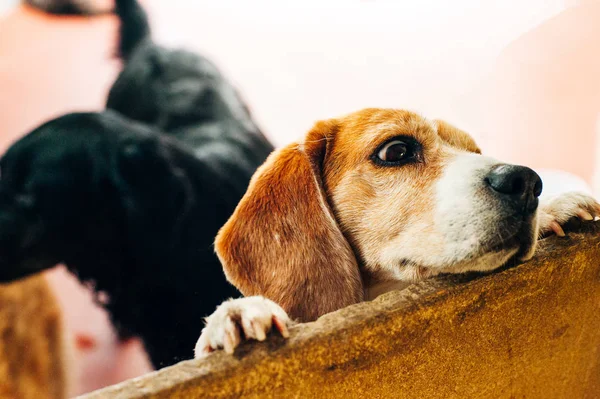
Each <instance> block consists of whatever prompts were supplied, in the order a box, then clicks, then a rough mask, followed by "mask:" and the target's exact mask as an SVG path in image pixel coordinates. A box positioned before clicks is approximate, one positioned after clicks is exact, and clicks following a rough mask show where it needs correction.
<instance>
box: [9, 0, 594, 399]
mask: <svg viewBox="0 0 600 399" xmlns="http://www.w3.org/2000/svg"><path fill="white" fill-rule="evenodd" d="M97 4H98V6H99V7H107V8H109V7H111V6H112V2H111V1H110V0H107V1H104V0H99V1H98V2H97ZM143 4H144V5H145V6H146V7H147V10H148V11H149V14H150V17H151V20H152V23H153V28H154V36H155V38H156V39H157V40H158V41H159V42H161V43H163V44H168V45H177V46H184V47H186V48H188V49H192V50H197V51H198V52H200V53H202V54H204V55H206V56H208V57H209V58H211V59H212V60H213V61H214V62H215V63H216V64H217V65H218V66H219V68H220V69H221V70H222V71H223V72H224V73H225V75H226V76H227V77H228V78H229V79H230V80H231V81H233V82H234V83H235V85H236V86H237V87H238V88H239V89H240V91H241V93H242V95H243V96H244V98H245V100H246V102H247V104H249V105H250V107H251V109H252V112H253V113H254V115H255V117H256V120H257V121H258V122H259V124H260V125H261V128H262V129H263V130H264V131H265V133H266V135H267V136H268V137H269V138H271V139H272V140H273V141H274V142H275V143H276V144H277V145H283V144H286V143H289V142H291V141H293V140H295V139H297V138H299V137H300V136H301V135H302V134H303V133H305V132H306V131H307V129H308V128H309V127H310V126H311V124H312V123H313V122H314V121H316V120H318V119H321V118H329V117H334V116H338V115H340V114H345V113H348V112H351V111H355V110H358V109H360V108H364V107H394V108H407V109H412V110H416V111H418V112H420V113H422V114H424V115H425V116H427V117H431V118H441V119H445V120H448V121H450V122H451V123H453V124H455V125H457V126H458V127H460V128H462V129H464V130H466V131H468V132H470V133H471V134H472V135H473V136H474V137H475V139H476V140H477V141H478V142H479V144H480V146H481V147H482V148H483V151H484V152H485V153H486V154H488V155H491V156H494V157H496V158H500V159H502V160H506V161H509V162H515V163H519V164H526V165H528V166H531V167H533V168H535V169H537V170H538V171H542V172H545V173H548V176H549V179H555V181H556V182H558V183H557V184H559V185H560V184H563V183H564V184H565V185H574V186H577V187H584V188H585V187H589V188H590V190H593V191H594V192H595V193H596V195H598V194H599V193H600V156H599V154H600V153H599V151H598V149H599V145H598V142H599V141H598V136H599V135H600V23H598V21H600V1H598V0H595V1H594V0H589V1H576V0H528V1H526V2H525V1H521V0H502V1H500V0H488V1H485V2H482V1H480V0H455V1H452V2H447V1H444V0H419V1H409V0H405V1H404V0H371V1H365V0H363V1H361V0H314V1H308V0H305V1H291V0H290V1H274V0H271V1H267V0H254V1H251V2H249V1H241V0H239V1H234V0H219V1H214V0H213V1H204V0H169V1H164V0H163V1H159V0H146V1H143ZM116 29H117V21H116V19H115V18H114V17H113V16H110V15H107V16H100V17H58V16H51V15H48V14H45V13H43V12H40V11H38V10H36V9H33V8H30V7H27V6H24V5H21V4H20V2H19V1H14V0H9V1H7V0H0V115H1V117H0V150H1V151H4V150H5V149H6V148H7V147H8V146H9V145H10V144H11V143H12V142H13V141H14V140H15V139H17V138H18V137H20V136H21V135H23V134H25V133H27V131H29V130H30V129H32V128H33V127H35V126H37V125H38V124H40V123H41V122H43V121H44V120H47V119H49V118H51V117H55V116H58V115H59V114H62V113H65V112H72V111H74V110H92V109H100V108H102V106H103V104H104V101H105V98H106V94H107V90H108V88H109V87H110V85H111V84H112V82H113V80H114V78H115V77H116V74H117V73H118V71H119V63H118V62H117V61H116V59H114V57H113V56H112V54H113V52H114V45H115V40H116ZM48 278H50V279H51V282H52V284H53V285H54V286H55V287H57V288H58V289H57V295H58V296H59V299H60V301H61V304H62V306H63V307H64V309H65V311H66V315H67V322H68V326H69V329H70V330H71V332H72V335H73V339H74V340H75V342H76V344H77V356H76V361H77V367H76V369H77V370H78V372H79V374H80V378H79V379H78V382H77V387H76V388H77V389H76V392H77V393H83V392H87V391H90V390H92V389H95V388H99V387H101V386H105V385H108V384H113V383H116V382H119V381H121V380H123V379H127V378H130V377H133V376H137V375H139V374H143V373H145V372H147V371H149V370H150V366H149V363H148V361H147V359H146V358H145V354H144V352H143V349H142V346H141V344H140V343H139V342H137V341H136V340H130V341H127V342H124V343H118V342H117V339H116V337H115V334H114V332H113V331H112V330H111V328H110V327H109V323H108V321H107V318H106V315H105V313H104V312H103V311H102V310H100V309H99V308H97V307H96V306H95V305H94V304H93V303H92V300H91V296H90V295H89V293H88V291H87V290H86V289H85V288H83V287H81V286H80V285H79V283H77V282H76V281H75V279H74V278H72V277H70V276H69V275H68V274H67V273H66V272H65V271H64V270H63V269H60V268H59V269H57V270H53V271H51V272H49V273H48ZM191 349H192V348H190V350H191Z"/></svg>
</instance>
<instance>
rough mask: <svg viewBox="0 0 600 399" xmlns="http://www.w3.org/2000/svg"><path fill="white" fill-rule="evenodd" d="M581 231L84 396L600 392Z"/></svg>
mask: <svg viewBox="0 0 600 399" xmlns="http://www.w3.org/2000/svg"><path fill="white" fill-rule="evenodd" d="M580 230H582V229H580ZM583 230H585V231H582V232H579V233H571V234H570V235H569V236H568V237H567V238H557V237H552V238H549V239H546V240H543V241H542V242H541V247H540V250H539V251H538V253H537V255H536V256H535V258H534V259H533V260H531V261H529V262H527V263H525V264H523V265H520V266H517V267H513V268H506V269H505V270H503V271H500V272H497V273H494V274H491V275H486V276H461V277H458V276H452V277H441V278H436V279H432V280H428V281H426V282H422V283H420V284H416V285H414V286H411V287H409V288H408V289H407V290H404V291H402V292H390V293H388V294H385V295H382V296H381V297H379V298H378V299H376V300H375V301H372V302H369V303H361V304H358V305H353V306H350V307H348V308H345V309H342V310H339V311H337V312H334V313H331V314H328V315H326V316H323V317H321V318H320V319H319V320H317V321H316V322H313V323H306V324H302V325H299V326H296V327H294V328H293V329H292V331H291V332H292V336H291V338H290V339H288V340H283V339H282V338H280V337H278V336H275V335H273V336H271V337H270V338H269V339H268V340H267V341H266V342H264V343H250V344H246V345H244V346H242V347H241V348H239V349H238V350H237V351H236V353H235V355H234V356H228V355H226V354H223V353H216V354H213V355H211V356H209V357H208V358H207V359H204V360H202V361H195V360H194V361H186V362H182V363H180V364H177V365H175V366H172V367H169V368H166V369H163V370H160V371H158V372H155V373H152V374H148V375H146V376H143V377H140V378H137V379H134V380H131V381H127V382H125V383H122V384H119V385H116V386H113V387H109V388H106V389H104V390H100V391H97V392H95V393H92V394H89V395H87V396H85V398H86V399H97V398H142V397H143V398H186V399H187V398H196V397H197V398H201V397H202V398H204V397H211V398H234V397H244V398H267V397H277V398H296V397H300V398H312V397H314V398H317V397H318V398H328V397H344V398H346V399H350V398H378V397H382V398H383V397H407V398H408V397H411V398H451V397H457V398H459V397H461V398H464V397H478V398H486V397H489V398H498V397H536V398H542V397H543V398H554V397H577V398H585V397H597V396H598V394H599V393H600V353H599V349H600V328H598V327H599V326H600V224H595V225H594V226H589V227H586V228H585V229H583ZM190 350H191V348H190Z"/></svg>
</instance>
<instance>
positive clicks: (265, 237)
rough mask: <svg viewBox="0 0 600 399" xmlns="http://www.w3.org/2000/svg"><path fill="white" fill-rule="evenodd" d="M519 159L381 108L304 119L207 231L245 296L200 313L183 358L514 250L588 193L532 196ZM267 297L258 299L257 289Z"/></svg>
mask: <svg viewBox="0 0 600 399" xmlns="http://www.w3.org/2000/svg"><path fill="white" fill-rule="evenodd" d="M541 191H542V182H541V179H540V177H539V176H538V175H537V174H536V173H535V172H534V171H533V170H531V169H529V168H526V167H523V166H515V165H509V164H506V163H503V162H500V161H498V160H495V159H493V158H490V157H486V156H482V155H481V151H480V149H479V147H478V146H477V144H476V143H475V141H474V140H473V139H472V138H471V137H470V136H469V135H468V134H467V133H465V132H463V131H461V130H459V129H457V128H455V127H453V126H451V125H449V124H448V123H446V122H443V121H430V120H428V119H425V118H423V117H421V116H419V115H417V114H415V113H412V112H408V111H402V110H392V109H365V110H362V111H359V112H356V113H353V114H350V115H348V116H345V117H342V118H339V119H332V120H327V121H321V122H318V123H317V124H316V125H315V126H314V127H313V129H312V130H311V131H310V132H309V133H308V134H307V135H306V138H305V140H304V141H303V142H301V143H294V144H291V145H288V146H287V147H284V148H282V149H280V150H278V151H276V152H274V153H273V154H272V155H271V156H270V157H269V158H268V160H267V161H266V162H265V164H264V165H263V166H262V167H261V168H260V169H258V171H257V172H256V173H255V175H254V177H253V178H252V181H251V183H250V186H249V189H248V191H247V192H246V194H245V196H244V197H243V199H242V201H241V202H240V203H239V205H238V207H237V209H236V210H235V213H234V214H233V215H232V216H231V218H230V219H229V221H228V222H227V224H225V226H224V227H223V228H222V229H221V230H220V232H219V235H218V236H217V238H216V251H217V254H218V255H219V258H220V259H221V261H222V263H223V266H224V269H225V274H226V275H227V278H228V280H229V281H230V282H231V283H233V284H234V285H235V286H236V287H237V288H239V289H240V291H241V292H242V293H243V294H244V295H246V296H250V297H246V298H242V299H237V300H231V301H228V302H225V303H224V304H222V305H221V306H220V307H219V308H217V310H216V312H215V313H213V315H211V316H210V317H209V318H207V325H206V327H205V328H204V330H203V332H202V335H201V337H200V339H199V340H198V343H197V345H196V357H200V356H203V355H204V354H206V353H208V352H210V351H212V350H215V349H217V348H221V347H223V348H225V350H226V351H227V352H233V350H234V349H235V347H236V346H237V345H238V344H239V343H240V342H241V336H242V335H241V333H240V332H241V331H243V332H244V335H243V336H245V337H246V338H254V339H258V340H263V339H264V338H265V337H266V333H267V332H268V330H270V329H271V328H272V325H275V327H276V328H277V329H278V330H279V331H280V332H281V333H282V334H283V335H284V336H287V326H288V325H289V323H290V320H289V318H288V315H289V316H290V317H291V318H293V319H297V320H300V321H310V320H315V319H316V318H318V317H319V316H321V315H323V314H325V313H328V312H331V311H334V310H337V309H340V308H342V307H345V306H348V305H350V304H353V303H357V302H360V301H363V300H369V299H373V298H374V297H376V296H378V295H380V294H382V293H383V292H386V291H390V290H392V289H401V288H403V287H405V286H407V285H408V284H410V283H412V282H415V281H419V280H422V279H424V278H427V277H430V276H435V275H437V274H440V273H463V272H467V271H490V270H494V269H496V268H498V267H500V266H502V265H504V264H506V263H507V262H508V261H509V260H511V259H513V258H514V259H518V260H520V261H526V260H528V259H530V258H531V257H532V256H533V254H534V251H535V249H536V243H537V240H538V237H539V236H540V235H542V234H546V233H549V232H552V231H553V232H555V233H556V234H558V235H564V232H563V230H562V227H561V224H564V223H565V222H567V221H568V220H569V219H570V218H572V217H578V218H580V219H583V220H592V219H594V217H595V216H597V215H599V214H600V205H599V204H598V203H597V202H596V201H595V200H594V199H593V198H591V197H590V196H588V195H586V194H580V193H568V194H565V195H562V196H560V197H557V198H555V199H554V200H549V201H548V202H542V204H540V206H538V197H539V195H540V193H541ZM266 298H268V299H266Z"/></svg>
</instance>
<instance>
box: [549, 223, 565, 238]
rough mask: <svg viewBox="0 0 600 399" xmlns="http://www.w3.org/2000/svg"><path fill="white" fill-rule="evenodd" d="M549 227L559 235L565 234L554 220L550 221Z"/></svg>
mask: <svg viewBox="0 0 600 399" xmlns="http://www.w3.org/2000/svg"><path fill="white" fill-rule="evenodd" d="M550 229H551V230H552V231H553V232H554V233H555V234H556V235H557V236H559V237H564V236H565V235H566V234H565V231H564V230H563V228H562V227H561V226H560V224H558V222H557V221H556V220H553V221H552V222H551V223H550Z"/></svg>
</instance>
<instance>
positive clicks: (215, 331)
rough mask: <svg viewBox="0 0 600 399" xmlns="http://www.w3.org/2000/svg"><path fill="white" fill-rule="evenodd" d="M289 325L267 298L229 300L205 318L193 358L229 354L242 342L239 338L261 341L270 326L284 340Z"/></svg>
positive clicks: (285, 315)
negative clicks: (217, 352)
mask: <svg viewBox="0 0 600 399" xmlns="http://www.w3.org/2000/svg"><path fill="white" fill-rule="evenodd" d="M291 324H292V323H291V321H290V319H289V317H288V315H287V313H286V312H285V310H283V309H282V308H281V307H280V306H279V305H277V304H276V303H275V302H273V301H271V300H269V299H267V298H263V297H261V296H251V297H246V298H239V299H230V300H228V301H226V302H223V303H222V304H221V305H219V307H217V310H215V312H214V313H213V314H212V315H210V316H208V317H207V318H206V326H205V327H204V328H203V329H202V334H201V335H200V338H199V339H198V342H197V343H196V348H195V350H194V353H195V358H196V359H198V358H201V357H204V356H206V355H207V354H209V353H210V352H212V351H215V350H217V349H220V348H223V349H225V352H227V353H233V351H234V350H235V348H236V347H237V346H238V345H239V344H240V343H241V342H242V337H244V338H245V339H256V340H258V341H264V340H265V339H266V338H267V333H268V332H269V331H270V330H271V328H272V327H273V326H275V328H276V329H277V330H278V331H279V332H280V334H281V335H282V336H283V337H285V338H287V337H289V331H288V326H289V325H291ZM242 333H243V335H242Z"/></svg>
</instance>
